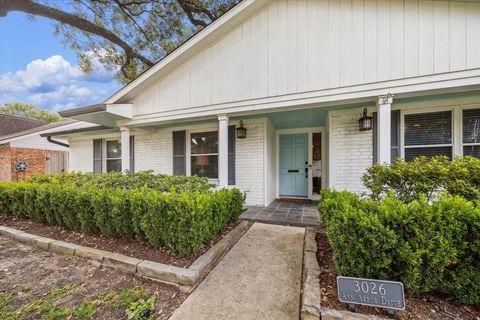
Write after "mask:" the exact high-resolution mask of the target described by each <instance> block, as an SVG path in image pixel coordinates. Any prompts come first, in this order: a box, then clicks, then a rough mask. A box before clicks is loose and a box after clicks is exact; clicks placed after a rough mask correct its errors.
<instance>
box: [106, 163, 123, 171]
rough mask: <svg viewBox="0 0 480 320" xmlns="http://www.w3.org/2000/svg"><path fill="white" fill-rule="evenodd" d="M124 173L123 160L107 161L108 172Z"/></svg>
mask: <svg viewBox="0 0 480 320" xmlns="http://www.w3.org/2000/svg"><path fill="white" fill-rule="evenodd" d="M112 171H117V172H120V171H122V160H107V172H112Z"/></svg>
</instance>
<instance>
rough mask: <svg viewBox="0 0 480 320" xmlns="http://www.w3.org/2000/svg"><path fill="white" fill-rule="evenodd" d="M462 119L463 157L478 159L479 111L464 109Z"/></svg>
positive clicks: (479, 156) (479, 155) (479, 144)
mask: <svg viewBox="0 0 480 320" xmlns="http://www.w3.org/2000/svg"><path fill="white" fill-rule="evenodd" d="M462 119H463V120H462V121H463V126H462V128H463V129H462V137H463V138H462V140H463V141H462V142H463V155H464V156H474V157H477V158H480V109H464V110H463V114H462Z"/></svg>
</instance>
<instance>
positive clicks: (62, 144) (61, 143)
mask: <svg viewBox="0 0 480 320" xmlns="http://www.w3.org/2000/svg"><path fill="white" fill-rule="evenodd" d="M47 141H48V142H50V143H53V144H57V145H59V146H62V147H67V148H69V147H70V145H69V144H66V143H63V142H60V141H57V140H53V139H52V136H47Z"/></svg>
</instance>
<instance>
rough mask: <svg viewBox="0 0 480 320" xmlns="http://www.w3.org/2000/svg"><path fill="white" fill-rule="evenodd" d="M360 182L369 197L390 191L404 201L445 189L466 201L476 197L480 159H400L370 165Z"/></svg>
mask: <svg viewBox="0 0 480 320" xmlns="http://www.w3.org/2000/svg"><path fill="white" fill-rule="evenodd" d="M363 183H364V185H365V186H366V187H367V188H368V189H369V190H370V192H371V194H370V196H371V197H372V198H373V199H379V198H381V197H384V196H386V195H387V194H388V193H393V194H394V195H395V196H396V197H397V198H399V199H400V200H402V201H404V202H409V201H412V200H414V199H418V198H419V197H420V196H421V195H423V196H426V197H427V198H428V199H431V198H432V196H434V195H436V194H437V192H438V191H447V192H448V193H450V194H452V195H459V196H462V197H464V198H466V199H468V200H480V159H477V158H475V157H471V156H466V157H457V158H455V160H454V161H451V160H450V159H449V158H448V157H445V156H436V157H433V158H431V159H427V158H426V157H417V158H415V159H414V160H413V161H411V162H406V161H404V160H402V159H397V161H396V162H395V163H394V164H392V165H381V164H374V165H373V166H371V167H370V168H369V169H367V172H366V173H365V175H364V176H363Z"/></svg>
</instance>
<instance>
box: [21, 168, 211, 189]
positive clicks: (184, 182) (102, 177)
mask: <svg viewBox="0 0 480 320" xmlns="http://www.w3.org/2000/svg"><path fill="white" fill-rule="evenodd" d="M28 182H31V183H39V184H65V183H72V184H75V185H77V186H79V187H82V186H87V185H88V186H92V187H95V188H111V189H116V188H121V189H127V190H128V189H138V188H144V189H151V190H157V191H162V192H170V191H175V192H184V191H188V192H203V191H207V190H209V189H211V188H212V187H213V185H212V184H211V183H209V182H208V179H207V178H205V177H198V176H192V177H186V176H169V175H165V174H154V173H153V172H152V171H141V172H138V173H120V172H109V173H79V172H73V173H60V174H50V175H41V176H34V177H30V178H28Z"/></svg>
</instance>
